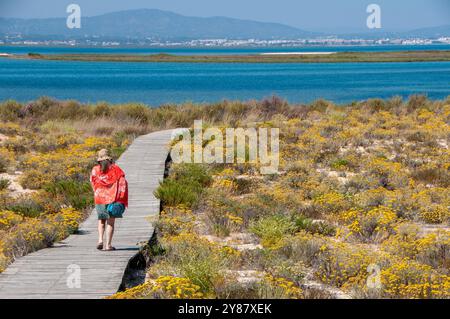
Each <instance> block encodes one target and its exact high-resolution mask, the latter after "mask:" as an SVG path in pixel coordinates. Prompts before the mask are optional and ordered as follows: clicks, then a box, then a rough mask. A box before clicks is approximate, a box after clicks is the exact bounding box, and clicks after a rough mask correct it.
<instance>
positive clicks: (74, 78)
mask: <svg viewBox="0 0 450 319" xmlns="http://www.w3.org/2000/svg"><path fill="white" fill-rule="evenodd" d="M59 49H60V48H59ZM326 49H327V50H330V48H326ZM2 50H3V48H2V47H0V52H4V51H5V50H3V51H2ZM237 50H238V49H237ZM280 50H281V49H280ZM316 50H317V48H316ZM26 51H33V50H31V49H30V48H28V49H27V50H26ZM270 51H271V52H272V51H274V50H270ZM282 51H283V50H282ZM325 51H326V50H325ZM71 52H72V51H71ZM102 52H103V51H102ZM238 52H239V51H238ZM197 53H198V52H197ZM232 53H233V52H232ZM411 94H425V95H427V96H428V97H429V98H431V99H442V98H446V97H447V96H449V95H450V62H419V63H331V64H325V63H324V64H284V63H277V64H245V63H236V64H215V63H193V64H190V63H115V62H74V61H38V60H12V59H6V58H0V100H6V99H15V100H18V101H21V102H27V101H30V100H33V99H36V98H38V97H40V96H50V97H54V98H57V99H76V100H80V101H82V102H98V101H108V102H112V103H123V102H140V103H146V104H149V105H152V106H157V105H160V104H164V103H180V102H186V101H193V102H216V101H220V100H223V99H228V100H235V99H240V100H249V99H262V98H264V97H268V96H271V95H278V96H281V97H283V98H285V99H287V100H288V101H290V102H293V103H306V102H311V101H313V100H316V99H319V98H325V99H328V100H332V101H334V102H336V103H347V102H351V101H359V100H365V99H368V98H390V97H392V96H395V95H400V96H403V97H405V98H407V97H408V96H409V95H411Z"/></svg>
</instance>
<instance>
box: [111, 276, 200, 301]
mask: <svg viewBox="0 0 450 319" xmlns="http://www.w3.org/2000/svg"><path fill="white" fill-rule="evenodd" d="M139 298H157V299H161V298H164V299H200V298H203V294H202V292H201V291H200V287H199V286H197V285H194V284H193V283H192V282H191V281H190V280H189V279H187V278H180V277H174V276H161V277H158V278H157V279H156V280H154V281H149V282H146V283H144V284H141V285H138V286H136V287H133V288H130V289H127V290H125V291H123V292H118V293H116V294H114V295H112V296H110V297H107V299H139Z"/></svg>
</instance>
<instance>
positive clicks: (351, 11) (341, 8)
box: [0, 0, 450, 31]
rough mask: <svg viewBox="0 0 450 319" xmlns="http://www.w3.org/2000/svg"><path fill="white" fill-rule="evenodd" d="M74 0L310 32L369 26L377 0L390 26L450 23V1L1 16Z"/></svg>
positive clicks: (151, 3)
mask: <svg viewBox="0 0 450 319" xmlns="http://www.w3.org/2000/svg"><path fill="white" fill-rule="evenodd" d="M70 3H76V4H79V5H80V6H81V9H82V15H86V16H92V15H99V14H102V13H106V12H112V11H119V10H126V9H138V8H156V9H161V10H169V11H173V12H176V13H180V14H183V15H190V16H201V17H208V16H227V17H233V18H242V19H252V20H258V21H267V22H280V23H284V24H288V25H292V26H295V27H298V28H303V29H307V30H311V31H331V30H334V31H356V30H362V29H365V25H366V18H367V16H368V14H367V13H366V7H367V5H369V4H371V3H376V4H379V5H380V6H381V9H382V27H383V29H384V30H386V31H400V30H411V29H415V28H422V27H429V26H439V25H446V24H447V25H448V24H450V0H0V17H20V18H43V17H45V18H47V17H62V16H66V13H65V12H66V7H67V5H68V4H70Z"/></svg>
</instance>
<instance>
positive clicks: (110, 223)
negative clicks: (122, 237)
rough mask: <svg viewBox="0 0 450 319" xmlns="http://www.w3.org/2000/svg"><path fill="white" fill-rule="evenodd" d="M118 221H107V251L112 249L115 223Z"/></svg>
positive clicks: (112, 219)
mask: <svg viewBox="0 0 450 319" xmlns="http://www.w3.org/2000/svg"><path fill="white" fill-rule="evenodd" d="M115 221H116V219H115V218H110V219H108V221H107V226H106V246H105V249H111V247H112V246H111V242H112V238H113V235H114V223H115Z"/></svg>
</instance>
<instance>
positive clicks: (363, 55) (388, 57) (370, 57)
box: [3, 50, 450, 63]
mask: <svg viewBox="0 0 450 319" xmlns="http://www.w3.org/2000/svg"><path fill="white" fill-rule="evenodd" d="M3 57H4V58H10V59H27V60H51V61H86V62H172V63H370V62H438V61H441V62H445V61H450V50H427V51H386V52H274V53H268V54H249V55H171V54H165V53H161V54H150V55H136V54H133V55H131V54H130V55H126V54H39V53H29V54H28V55H10V56H3Z"/></svg>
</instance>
